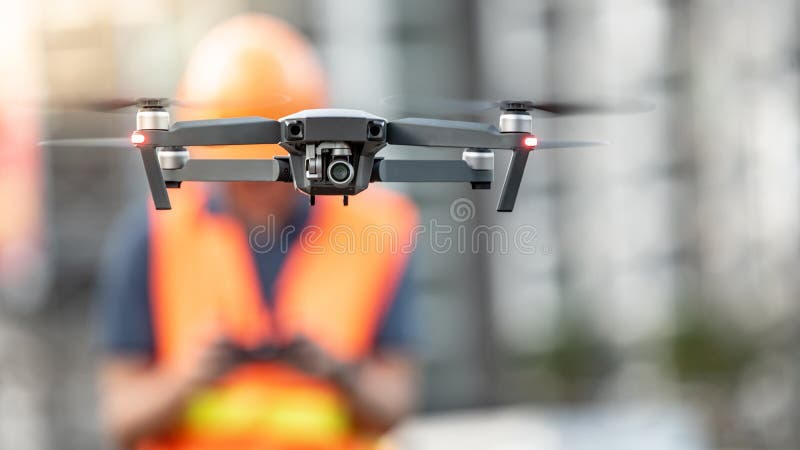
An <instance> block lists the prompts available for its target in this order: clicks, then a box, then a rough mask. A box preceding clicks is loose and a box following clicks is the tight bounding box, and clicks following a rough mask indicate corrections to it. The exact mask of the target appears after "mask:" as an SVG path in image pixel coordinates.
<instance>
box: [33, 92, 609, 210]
mask: <svg viewBox="0 0 800 450" xmlns="http://www.w3.org/2000/svg"><path fill="white" fill-rule="evenodd" d="M170 104H171V102H170V100H169V99H165V98H140V99H137V100H135V101H132V102H131V103H130V104H127V103H125V104H121V105H115V106H136V107H137V113H136V130H135V131H134V132H133V133H132V134H131V135H130V137H129V138H99V139H63V140H55V141H46V142H43V143H42V144H43V145H71V146H85V147H89V146H91V147H97V146H100V147H125V148H135V149H138V151H139V153H140V154H141V158H142V162H143V164H144V170H145V174H146V175H147V181H148V184H149V187H150V193H151V195H152V198H153V203H154V204H155V207H156V209H159V210H168V209H171V203H170V198H169V193H168V191H169V189H179V188H180V187H181V184H182V183H183V182H195V181H205V182H233V181H256V182H283V183H294V187H295V188H296V189H297V190H299V191H301V192H303V193H305V194H306V195H308V197H309V202H310V204H312V205H313V204H314V202H315V198H316V196H317V195H334V196H341V197H342V199H343V204H344V205H347V203H348V198H349V196H353V195H357V194H358V193H360V192H362V191H364V190H365V189H367V188H368V187H369V186H370V184H371V183H376V182H405V183H418V182H434V183H469V184H470V185H471V187H472V189H489V188H491V186H492V183H493V182H494V169H495V161H494V151H495V150H507V151H511V161H510V163H509V165H508V168H507V171H506V175H505V178H504V181H503V187H502V191H501V193H500V198H499V201H498V204H497V211H500V212H510V211H513V209H514V204H515V202H516V199H517V194H518V192H519V188H520V184H521V182H522V177H523V174H524V172H525V165H526V163H527V161H528V156H529V155H530V153H531V152H532V151H534V150H541V149H556V148H570V147H588V146H596V145H603V144H604V143H603V142H592V141H546V140H541V139H539V138H538V137H537V136H536V135H535V134H534V133H533V118H532V115H531V111H533V110H542V111H546V112H556V113H558V112H559V111H565V110H567V111H568V110H570V105H569V104H564V105H560V106H559V105H557V104H553V103H542V104H536V103H533V102H530V101H502V102H498V103H496V104H493V105H494V106H497V107H498V108H499V110H500V117H499V121H498V125H497V126H495V125H493V124H489V123H481V122H467V121H455V120H444V119H434V118H405V119H399V120H387V119H385V118H382V117H379V116H377V115H374V114H371V113H368V112H365V111H360V110H353V109H309V110H304V111H300V112H297V113H295V114H290V115H288V116H285V117H283V118H280V119H278V120H273V119H268V118H263V117H239V118H225V119H211V120H191V121H182V122H175V123H171V120H170V114H169V111H168V107H169V106H170ZM255 144H278V145H280V146H281V147H283V148H284V149H286V150H287V151H288V153H289V154H288V156H277V157H275V158H269V159H244V160H243V159H237V160H233V159H193V158H191V157H190V154H189V151H188V150H187V147H195V146H220V145H225V146H227V145H255ZM387 146H408V147H418V148H431V147H442V148H452V149H455V150H458V151H461V159H446V160H429V159H417V160H413V159H412V160H406V159H403V160H400V159H387V158H384V157H382V156H379V154H380V151H381V150H383V149H384V148H386V147H387Z"/></svg>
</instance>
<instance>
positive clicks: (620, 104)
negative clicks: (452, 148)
mask: <svg viewBox="0 0 800 450" xmlns="http://www.w3.org/2000/svg"><path fill="white" fill-rule="evenodd" d="M383 103H385V104H386V105H388V106H389V107H391V108H394V109H397V110H400V111H403V112H407V113H418V114H433V115H477V114H480V113H483V112H486V111H489V110H492V109H506V110H509V109H510V110H513V109H520V110H537V111H542V112H545V113H548V114H551V115H580V114H633V113H641V112H646V111H650V110H652V109H653V106H652V105H650V104H648V103H646V102H641V101H636V100H625V101H597V102H579V101H547V102H531V101H526V100H504V101H498V102H492V101H483V100H460V99H450V98H438V97H418V96H406V95H393V96H390V97H386V98H384V99H383Z"/></svg>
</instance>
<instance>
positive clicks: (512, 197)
mask: <svg viewBox="0 0 800 450" xmlns="http://www.w3.org/2000/svg"><path fill="white" fill-rule="evenodd" d="M528 153H530V151H529V150H527V149H516V150H514V153H513V154H512V155H511V163H509V165H508V173H507V174H506V181H505V183H503V190H502V191H501V193H500V201H498V203H497V210H498V211H500V212H511V211H512V210H513V209H514V203H515V202H516V201H517V193H518V192H519V186H520V184H521V183H522V175H523V174H524V173H525V163H527V162H528Z"/></svg>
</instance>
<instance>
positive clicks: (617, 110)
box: [531, 100, 653, 116]
mask: <svg viewBox="0 0 800 450" xmlns="http://www.w3.org/2000/svg"><path fill="white" fill-rule="evenodd" d="M531 107H532V108H533V109H536V110H538V111H543V112H546V113H549V114H556V115H560V116H566V115H570V116H574V115H581V114H635V113H642V112H647V111H651V110H653V106H652V105H650V104H648V103H646V102H640V101H636V100H626V101H616V102H541V103H538V102H537V103H532V104H531Z"/></svg>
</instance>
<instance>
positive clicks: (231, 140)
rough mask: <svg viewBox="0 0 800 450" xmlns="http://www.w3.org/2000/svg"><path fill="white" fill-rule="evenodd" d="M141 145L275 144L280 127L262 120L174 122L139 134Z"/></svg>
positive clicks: (248, 118)
mask: <svg viewBox="0 0 800 450" xmlns="http://www.w3.org/2000/svg"><path fill="white" fill-rule="evenodd" d="M135 134H137V135H140V136H142V138H141V139H143V141H142V144H141V145H152V146H155V147H188V146H206V145H247V144H277V143H278V142H280V140H281V126H280V123H279V122H278V121H276V120H271V119H265V118H263V117H237V118H233V119H212V120H190V121H186V122H176V123H175V124H173V125H172V127H170V129H169V130H139V131H136V132H135Z"/></svg>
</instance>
